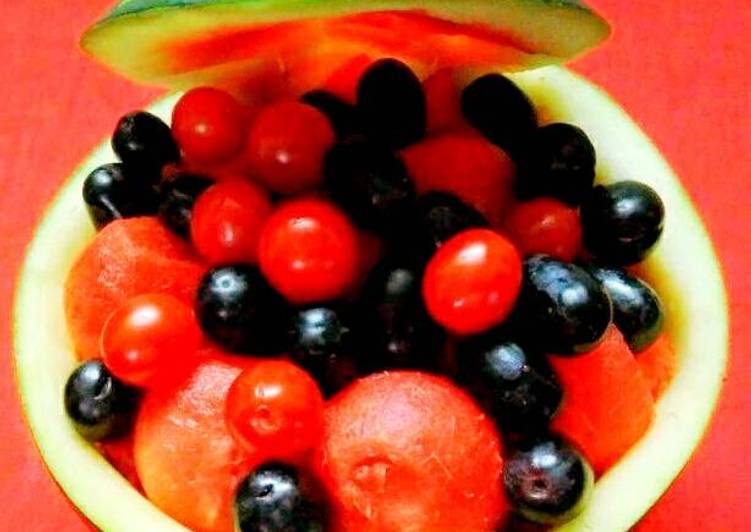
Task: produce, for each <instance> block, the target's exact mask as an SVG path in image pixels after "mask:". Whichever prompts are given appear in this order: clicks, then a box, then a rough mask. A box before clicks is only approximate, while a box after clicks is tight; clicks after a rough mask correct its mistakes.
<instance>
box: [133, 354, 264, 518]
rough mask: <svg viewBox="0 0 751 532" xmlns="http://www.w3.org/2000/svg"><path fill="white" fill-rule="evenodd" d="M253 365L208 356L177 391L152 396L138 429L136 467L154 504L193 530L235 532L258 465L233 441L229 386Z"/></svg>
mask: <svg viewBox="0 0 751 532" xmlns="http://www.w3.org/2000/svg"><path fill="white" fill-rule="evenodd" d="M254 363H255V362H254V360H253V359H249V358H239V357H229V356H222V355H219V356H217V354H216V353H214V356H208V355H207V360H206V361H205V362H204V363H203V364H201V365H199V366H198V367H197V368H196V370H195V371H194V372H193V374H192V375H191V376H190V377H189V378H188V379H187V380H186V381H184V382H183V383H181V384H180V385H179V386H177V387H176V388H171V389H169V388H163V389H156V390H154V391H151V392H149V393H148V395H146V397H145V399H144V401H143V404H142V406H141V410H140V412H139V416H138V420H137V422H136V427H135V462H136V468H137V470H138V476H139V477H140V479H141V482H142V484H143V489H144V491H145V492H146V495H147V496H148V498H149V500H151V501H152V502H153V503H154V504H155V505H157V506H158V507H159V508H161V509H162V510H163V511H164V512H165V513H167V514H168V515H170V516H172V517H173V518H174V519H176V520H177V521H180V522H181V523H183V524H184V525H185V526H187V527H190V528H191V529H192V530H197V531H201V532H231V531H232V530H233V517H232V502H233V497H234V491H235V488H236V487H237V485H238V483H239V482H240V481H241V480H242V479H243V478H244V477H245V476H246V475H247V474H248V473H249V472H250V471H251V470H252V469H253V467H254V466H256V465H257V463H256V460H257V459H256V458H254V457H253V456H252V455H251V454H249V453H248V452H246V451H245V450H243V449H242V448H241V447H240V446H239V444H237V443H236V442H235V440H234V439H233V437H232V436H231V435H230V433H229V430H228V428H227V425H226V423H225V421H224V409H225V400H226V396H227V392H228V390H229V387H230V385H231V384H232V383H233V382H234V380H235V379H236V378H237V376H238V375H239V374H240V372H241V371H243V369H247V368H249V367H251V366H252V365H253V364H254Z"/></svg>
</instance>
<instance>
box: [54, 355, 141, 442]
mask: <svg viewBox="0 0 751 532" xmlns="http://www.w3.org/2000/svg"><path fill="white" fill-rule="evenodd" d="M64 397H65V412H66V413H67V414H68V418H69V419H70V420H71V422H72V423H73V427H74V428H75V429H76V431H77V432H78V433H79V434H80V435H81V436H83V437H84V438H86V439H87V440H89V441H102V440H108V439H113V438H117V437H119V436H122V435H123V434H125V433H126V432H128V430H130V427H131V422H132V420H133V416H134V413H135V410H136V402H137V394H136V392H135V390H134V389H133V388H130V387H128V386H127V385H125V384H124V383H122V382H121V381H119V380H118V379H117V378H115V377H114V376H113V375H112V373H110V371H109V370H108V369H107V367H106V366H105V365H104V363H103V362H102V361H101V360H89V361H87V362H84V363H83V364H81V365H80V366H78V367H77V368H76V369H75V370H74V371H73V373H71V374H70V376H69V377H68V380H67V382H66V383H65V392H64Z"/></svg>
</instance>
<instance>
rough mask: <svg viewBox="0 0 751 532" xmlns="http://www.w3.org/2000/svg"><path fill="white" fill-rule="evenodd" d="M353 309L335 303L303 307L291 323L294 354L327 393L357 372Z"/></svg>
mask: <svg viewBox="0 0 751 532" xmlns="http://www.w3.org/2000/svg"><path fill="white" fill-rule="evenodd" d="M351 314H352V313H351V312H348V311H347V310H345V309H342V308H333V307H331V306H314V307H310V308H305V309H300V310H299V311H297V314H296V315H295V316H293V318H292V324H291V326H290V330H289V335H290V348H289V355H290V358H291V359H292V360H293V361H294V362H296V363H297V364H299V365H300V366H301V367H302V368H304V369H305V370H307V371H308V372H309V373H310V374H311V375H312V376H313V377H314V378H315V379H316V380H317V381H318V383H319V385H320V386H321V389H322V391H323V393H324V395H326V396H330V395H333V393H335V392H337V391H339V390H340V389H341V388H343V387H344V386H345V385H347V384H349V382H350V381H352V380H353V379H354V378H355V377H356V376H357V368H356V367H355V364H354V361H353V354H354V349H355V347H354V338H353V337H354V331H353V328H354V324H353V323H352V322H353V317H352V316H351Z"/></svg>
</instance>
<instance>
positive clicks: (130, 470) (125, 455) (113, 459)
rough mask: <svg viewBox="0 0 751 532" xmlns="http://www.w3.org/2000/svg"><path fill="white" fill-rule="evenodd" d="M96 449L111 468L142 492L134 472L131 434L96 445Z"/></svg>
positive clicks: (136, 473) (136, 474)
mask: <svg viewBox="0 0 751 532" xmlns="http://www.w3.org/2000/svg"><path fill="white" fill-rule="evenodd" d="M97 449H99V451H100V452H101V453H102V455H103V456H104V457H105V458H106V459H107V461H108V462H109V463H110V464H112V467H114V468H115V469H117V470H118V472H119V473H120V474H121V475H122V476H124V477H125V478H126V479H127V480H128V482H130V483H131V484H132V485H133V487H135V488H136V489H137V490H139V491H142V488H141V481H140V480H139V478H138V472H137V471H136V461H135V457H134V456H133V434H132V433H131V434H128V435H127V436H124V437H122V438H119V439H117V440H113V441H105V442H101V443H98V444H97Z"/></svg>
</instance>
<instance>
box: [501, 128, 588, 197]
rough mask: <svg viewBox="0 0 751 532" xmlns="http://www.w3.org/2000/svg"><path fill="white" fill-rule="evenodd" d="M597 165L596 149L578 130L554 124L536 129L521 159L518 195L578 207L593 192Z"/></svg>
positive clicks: (525, 146) (517, 185)
mask: <svg viewBox="0 0 751 532" xmlns="http://www.w3.org/2000/svg"><path fill="white" fill-rule="evenodd" d="M595 161H596V156H595V149H594V146H592V143H591V142H590V140H589V137H587V135H586V134H585V133H584V131H582V130H581V129H579V128H578V127H576V126H574V125H572V124H564V123H554V124H548V125H546V126H543V127H540V128H537V129H536V130H535V132H534V133H532V135H531V136H530V138H529V140H528V141H527V142H526V143H525V145H524V149H523V150H522V155H521V156H520V157H519V161H518V175H517V179H516V187H515V189H516V194H517V196H518V197H519V198H522V199H529V198H536V197H540V196H552V197H554V198H556V199H558V200H561V201H563V202H564V203H567V204H569V205H573V206H576V205H579V204H580V203H581V202H582V200H583V199H584V198H585V197H586V195H587V194H588V193H589V191H590V190H591V189H592V185H593V183H594V180H595Z"/></svg>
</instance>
